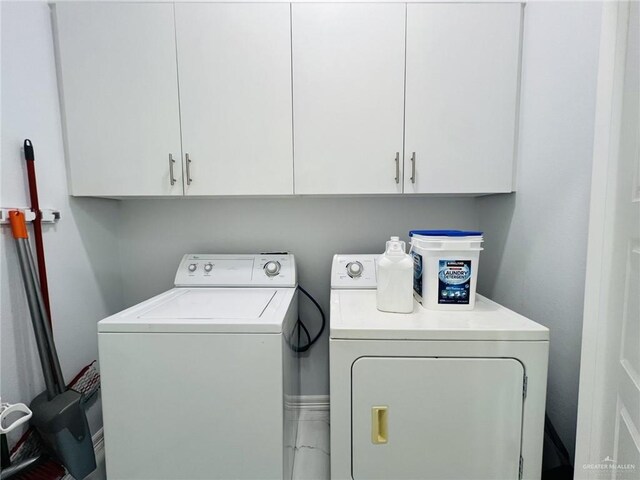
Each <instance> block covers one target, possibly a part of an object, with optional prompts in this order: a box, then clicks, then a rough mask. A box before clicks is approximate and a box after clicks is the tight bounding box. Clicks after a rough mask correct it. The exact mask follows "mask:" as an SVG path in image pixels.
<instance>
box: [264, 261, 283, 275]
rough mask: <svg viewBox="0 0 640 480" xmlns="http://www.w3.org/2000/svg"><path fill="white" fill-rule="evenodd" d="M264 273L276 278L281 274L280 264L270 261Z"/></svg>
mask: <svg viewBox="0 0 640 480" xmlns="http://www.w3.org/2000/svg"><path fill="white" fill-rule="evenodd" d="M264 273H266V274H267V277H275V276H276V275H278V273H280V262H277V261H270V262H267V263H265V264H264Z"/></svg>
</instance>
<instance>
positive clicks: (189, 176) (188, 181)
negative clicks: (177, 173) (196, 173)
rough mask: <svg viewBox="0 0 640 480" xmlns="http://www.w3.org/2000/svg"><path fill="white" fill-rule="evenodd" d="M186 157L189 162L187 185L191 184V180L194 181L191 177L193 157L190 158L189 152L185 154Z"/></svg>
mask: <svg viewBox="0 0 640 480" xmlns="http://www.w3.org/2000/svg"><path fill="white" fill-rule="evenodd" d="M184 159H185V161H186V163H187V185H191V182H193V179H192V178H191V159H190V158H189V154H188V153H185V154H184Z"/></svg>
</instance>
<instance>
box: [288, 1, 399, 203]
mask: <svg viewBox="0 0 640 480" xmlns="http://www.w3.org/2000/svg"><path fill="white" fill-rule="evenodd" d="M291 8H292V25H293V32H292V35H293V36H292V38H293V106H294V112H293V119H294V147H295V191H296V193H298V194H328V193H338V194H340V193H341V194H350V193H400V192H402V128H403V108H404V98H403V95H404V22H405V6H404V4H382V3H377V4H348V3H347V4H339V3H328V4H297V3H294V4H292V6H291ZM396 158H397V159H398V161H397V162H396Z"/></svg>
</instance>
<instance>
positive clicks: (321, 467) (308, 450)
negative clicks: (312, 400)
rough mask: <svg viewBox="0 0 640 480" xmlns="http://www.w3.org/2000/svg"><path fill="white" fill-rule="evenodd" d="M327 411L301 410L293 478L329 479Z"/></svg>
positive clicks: (307, 479)
mask: <svg viewBox="0 0 640 480" xmlns="http://www.w3.org/2000/svg"><path fill="white" fill-rule="evenodd" d="M329 459H330V450H329V411H328V410H305V409H303V410H301V412H300V422H299V424H298V439H297V441H296V453H295V456H294V460H293V480H329V476H330V468H329Z"/></svg>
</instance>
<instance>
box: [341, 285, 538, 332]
mask: <svg viewBox="0 0 640 480" xmlns="http://www.w3.org/2000/svg"><path fill="white" fill-rule="evenodd" d="M330 319H331V338H334V339H341V338H344V339H363V340H364V339H372V340H521V341H548V340H549V329H548V328H546V327H543V326H542V325H539V324H537V323H536V322H534V321H532V320H529V319H528V318H526V317H523V316H522V315H520V314H518V313H516V312H514V311H512V310H509V309H508V308H505V307H503V306H502V305H499V304H497V303H495V302H492V301H491V300H489V299H487V298H485V297H483V296H482V295H477V296H476V305H475V309H474V310H469V311H444V310H427V309H426V308H424V307H423V306H422V305H420V304H418V302H416V301H415V300H414V307H413V313H407V314H402V313H385V312H380V311H379V310H378V309H377V308H376V291H375V290H335V289H334V290H332V291H331V313H330Z"/></svg>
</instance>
